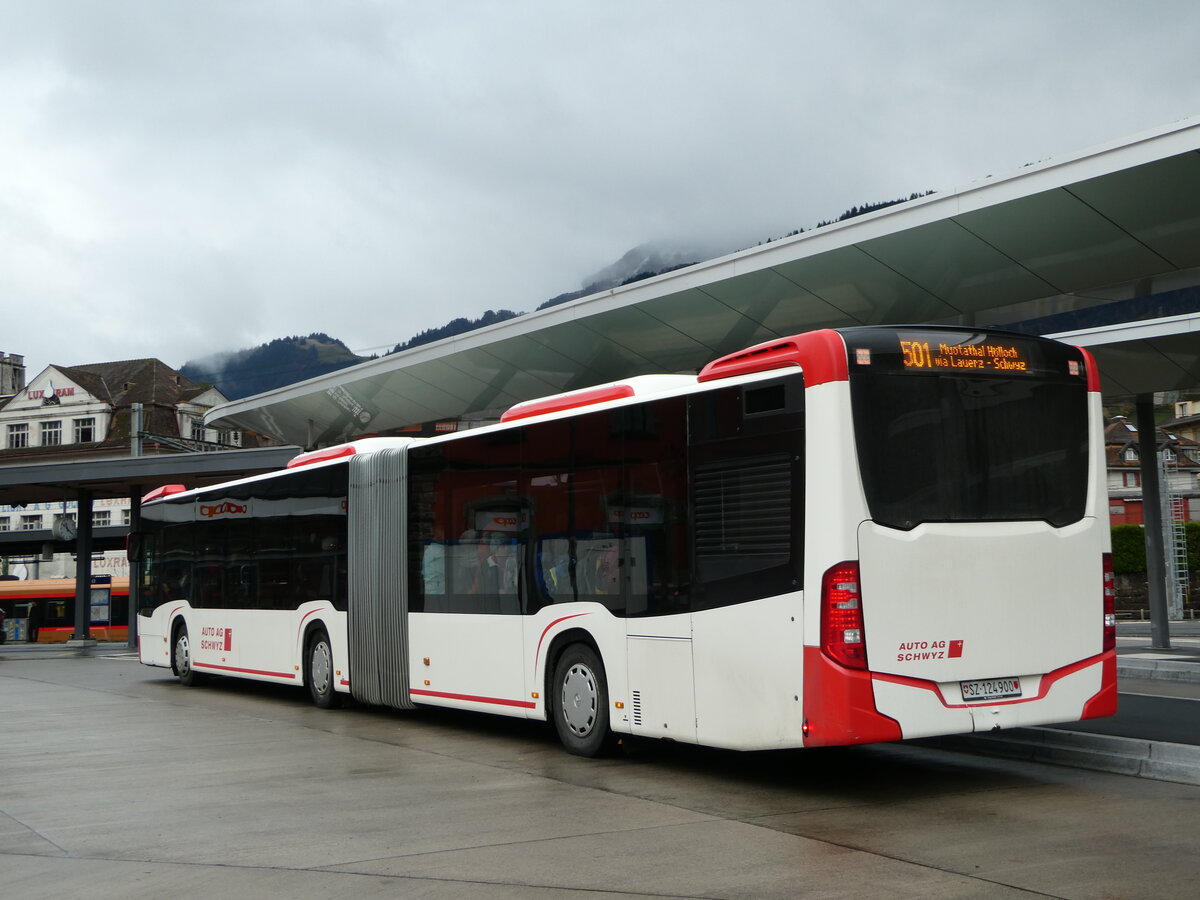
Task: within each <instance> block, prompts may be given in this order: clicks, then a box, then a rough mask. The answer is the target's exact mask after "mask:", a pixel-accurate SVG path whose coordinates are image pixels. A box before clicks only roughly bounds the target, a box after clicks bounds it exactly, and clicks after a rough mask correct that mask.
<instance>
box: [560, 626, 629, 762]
mask: <svg viewBox="0 0 1200 900" xmlns="http://www.w3.org/2000/svg"><path fill="white" fill-rule="evenodd" d="M551 696H552V698H553V703H554V727H555V729H556V730H557V731H558V738H559V740H560V741H562V745H563V746H564V747H566V749H567V752H569V753H574V754H575V755H576V756H589V757H593V756H600V755H602V754H604V753H605V752H607V751H608V750H609V749H611V748H612V746H613V745H614V743H615V740H616V738H615V735H613V734H612V732H611V731H609V729H608V685H607V683H606V681H605V676H604V663H603V662H602V661H601V659H600V656H599V654H597V653H596V651H595V650H593V649H592V648H591V647H589V646H588V645H587V644H572V645H571V646H569V647H567V649H566V650H564V651H563V653H562V656H560V657H559V658H558V665H556V666H555V667H554V682H553V689H552V693H551Z"/></svg>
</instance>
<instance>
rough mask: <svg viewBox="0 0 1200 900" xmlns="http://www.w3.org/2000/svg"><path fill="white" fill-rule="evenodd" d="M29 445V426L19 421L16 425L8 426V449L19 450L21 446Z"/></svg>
mask: <svg viewBox="0 0 1200 900" xmlns="http://www.w3.org/2000/svg"><path fill="white" fill-rule="evenodd" d="M28 446H29V426H28V425H27V424H26V423H24V422H21V423H20V424H17V425H9V426H8V449H9V450H20V449H21V448H22V447H28Z"/></svg>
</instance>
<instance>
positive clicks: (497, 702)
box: [408, 688, 536, 709]
mask: <svg viewBox="0 0 1200 900" xmlns="http://www.w3.org/2000/svg"><path fill="white" fill-rule="evenodd" d="M408 692H409V693H410V694H413V695H414V696H417V697H440V698H442V699H443V700H466V701H469V702H471V703H490V704H492V705H493V706H516V707H519V708H521V709H533V708H534V706H536V704H535V703H534V702H533V701H532V700H505V699H504V698H503V697H477V696H475V695H474V694H448V693H446V692H445V691H423V690H420V689H419V688H409V689H408Z"/></svg>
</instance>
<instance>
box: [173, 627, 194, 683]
mask: <svg viewBox="0 0 1200 900" xmlns="http://www.w3.org/2000/svg"><path fill="white" fill-rule="evenodd" d="M171 669H172V670H173V671H174V672H175V674H176V675H177V676H179V683H180V684H182V685H183V686H184V687H193V686H194V685H196V684H197V683H198V681H199V676H198V675H197V674H196V669H195V667H194V666H193V665H192V644H191V641H189V640H188V630H187V626H186V625H180V626H179V627H178V628H176V629H175V641H174V643H173V645H172V649H171Z"/></svg>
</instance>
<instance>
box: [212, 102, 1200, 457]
mask: <svg viewBox="0 0 1200 900" xmlns="http://www.w3.org/2000/svg"><path fill="white" fill-rule="evenodd" d="M1198 151H1200V119H1190V120H1187V121H1184V122H1182V123H1178V124H1176V125H1173V126H1171V127H1169V128H1165V129H1160V130H1158V131H1155V132H1151V133H1148V134H1144V135H1140V136H1138V137H1135V138H1133V139H1131V140H1126V141H1121V142H1117V143H1113V144H1110V145H1107V146H1104V147H1100V148H1097V149H1094V150H1091V151H1088V152H1086V153H1084V154H1081V155H1079V156H1076V157H1073V158H1070V159H1066V160H1062V161H1051V162H1046V163H1041V164H1037V165H1032V166H1027V167H1025V168H1023V169H1021V170H1020V171H1018V172H1016V173H1014V174H1012V175H1010V176H1008V177H1006V178H987V179H984V180H982V181H980V182H978V183H975V184H972V185H968V186H965V187H962V188H960V189H958V190H954V191H951V192H947V193H942V194H934V195H930V196H926V197H922V198H919V199H916V200H912V201H910V202H907V203H903V204H899V205H897V206H893V207H889V208H887V209H884V210H881V211H878V212H874V213H871V214H868V215H865V216H861V217H858V218H855V219H850V220H847V221H845V222H840V223H835V224H832V225H828V226H825V227H822V228H818V229H816V230H814V231H809V232H806V233H802V234H799V235H796V236H794V237H789V238H785V239H782V240H779V241H775V242H772V243H769V244H765V245H762V246H759V247H755V248H752V249H750V250H746V251H743V252H741V253H736V254H733V255H731V256H727V257H723V258H721V259H716V260H711V261H709V262H705V263H701V264H699V265H696V266H691V267H688V268H686V269H680V270H677V271H674V272H671V273H669V274H665V275H661V276H659V277H656V278H652V279H648V280H646V281H642V282H638V283H636V284H632V285H629V286H625V287H621V288H616V289H613V290H610V291H604V292H602V293H599V294H595V295H592V296H589V297H585V298H582V299H580V300H576V301H574V302H571V303H567V304H564V305H562V306H558V307H553V308H550V309H547V310H543V311H540V312H535V313H531V314H529V315H526V316H522V317H520V318H517V319H512V320H509V321H507V322H503V323H500V324H498V325H493V326H491V327H489V328H485V329H481V330H479V331H474V332H470V333H468V334H466V335H462V336H459V337H455V338H450V339H447V340H443V341H439V342H437V343H433V344H428V345H424V346H421V347H417V348H414V349H412V350H408V351H404V352H402V353H398V354H394V355H390V356H385V357H383V358H381V359H378V360H373V361H370V362H366V363H363V364H360V365H358V366H353V367H350V368H348V369H343V370H340V371H338V372H336V373H332V374H329V375H325V376H321V377H319V378H314V379H311V380H309V381H306V382H302V383H300V384H296V385H292V386H289V387H286V388H281V389H278V390H275V391H269V392H266V393H263V394H259V395H257V396H254V397H248V398H245V399H242V400H238V401H234V402H231V403H226V404H222V405H220V406H218V407H216V408H214V409H213V410H212V411H211V412H210V413H209V414H208V416H207V417H206V418H207V420H208V421H210V422H218V421H219V422H222V423H223V424H237V425H238V426H240V427H243V428H249V429H253V430H257V431H261V432H263V433H266V434H271V435H274V436H277V437H279V438H281V439H283V440H286V441H289V442H293V443H298V444H301V445H305V446H316V445H323V444H330V443H336V442H339V441H342V440H345V439H348V438H350V437H353V436H356V435H361V434H366V433H373V432H384V433H386V432H388V431H389V430H392V429H397V428H401V427H404V426H406V425H412V424H414V423H421V422H430V421H433V420H437V419H452V418H459V417H472V416H492V415H495V414H496V413H498V412H499V411H502V410H503V409H505V408H507V407H508V406H510V405H512V404H514V403H517V402H519V401H522V400H528V399H531V398H533V397H539V396H544V395H547V394H553V393H558V392H561V391H566V390H571V389H575V388H580V387H586V386H589V385H593V384H598V383H602V382H606V381H612V380H616V379H621V378H626V377H630V376H632V375H639V374H647V373H659V372H662V373H670V372H690V371H695V370H696V369H698V368H699V367H701V366H703V365H704V364H705V363H706V362H708V361H710V360H712V359H713V358H715V357H718V356H721V355H723V354H726V353H729V352H731V351H734V350H738V349H741V348H744V347H747V346H749V345H752V344H754V343H756V342H760V341H765V340H769V339H772V338H775V337H779V336H783V335H788V334H794V333H797V332H803V331H808V330H812V329H814V328H820V327H826V326H831V327H838V326H847V325H855V324H881V323H882V324H888V323H890V324H908V323H945V324H978V325H997V326H1005V325H1008V326H1011V325H1014V324H1016V323H1022V322H1027V321H1030V320H1039V319H1041V320H1046V321H1047V322H1053V326H1052V327H1053V328H1054V329H1055V330H1060V331H1061V330H1064V329H1069V328H1071V327H1072V322H1071V317H1070V315H1069V314H1070V313H1073V312H1079V311H1086V310H1088V309H1094V308H1095V307H1098V306H1102V305H1105V304H1115V303H1119V302H1122V301H1128V300H1130V299H1133V298H1138V297H1144V296H1146V295H1147V294H1157V293H1159V292H1160V291H1167V290H1174V289H1178V288H1190V287H1194V286H1196V285H1197V284H1200V152H1198ZM1197 295H1198V296H1197V298H1193V299H1194V300H1195V302H1197V303H1200V292H1197ZM1188 302H1193V301H1192V300H1189V301H1188ZM481 305H482V301H481ZM1194 311H1195V308H1192V309H1185V310H1183V311H1182V312H1194ZM1051 315H1053V318H1052V319H1046V317H1047V316H1051ZM1197 321H1198V322H1200V316H1198V317H1197ZM1079 324H1087V323H1083V322H1081V323H1079ZM1158 337H1159V338H1161V337H1162V335H1159V336H1158ZM1189 340H1190V341H1191V343H1192V344H1200V341H1195V340H1194V336H1192V337H1191V338H1189ZM1105 352H1106V354H1107V353H1108V351H1107V350H1106V351H1105ZM1164 354H1165V355H1166V356H1168V357H1171V358H1175V357H1176V356H1178V358H1179V359H1180V363H1179V364H1177V365H1174V366H1173V367H1171V366H1168V367H1166V368H1167V370H1169V373H1170V374H1172V375H1176V376H1180V377H1183V378H1184V379H1190V384H1191V385H1194V384H1197V383H1200V352H1198V351H1197V348H1196V347H1192V348H1191V349H1190V350H1188V348H1187V347H1184V348H1183V349H1182V350H1180V351H1178V352H1177V350H1176V349H1175V348H1173V347H1172V348H1168V349H1167V350H1165V351H1164ZM1135 355H1136V353H1135ZM1134 368H1136V367H1134ZM1101 371H1102V376H1104V387H1105V392H1106V393H1107V394H1109V395H1110V396H1113V397H1115V396H1125V395H1128V394H1131V393H1132V394H1136V393H1142V392H1144V391H1145V390H1165V389H1169V387H1170V385H1167V384H1165V383H1164V384H1163V385H1162V386H1157V385H1158V382H1157V381H1156V380H1155V378H1154V377H1138V376H1137V375H1136V372H1134V371H1127V372H1123V373H1122V377H1121V378H1119V379H1109V378H1108V376H1107V375H1105V366H1104V364H1103V363H1102V365H1101ZM1157 374H1158V373H1157V371H1153V372H1151V375H1152V376H1154V375H1157ZM1189 386H1190V385H1189Z"/></svg>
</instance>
